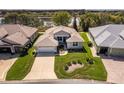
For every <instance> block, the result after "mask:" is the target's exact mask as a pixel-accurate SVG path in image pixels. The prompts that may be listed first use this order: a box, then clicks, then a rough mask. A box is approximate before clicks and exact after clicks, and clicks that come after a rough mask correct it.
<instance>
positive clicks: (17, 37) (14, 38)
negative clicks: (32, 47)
mask: <svg viewBox="0 0 124 93" xmlns="http://www.w3.org/2000/svg"><path fill="white" fill-rule="evenodd" d="M5 40H6V41H10V42H11V43H14V44H20V45H25V44H26V43H27V42H28V41H29V40H28V39H27V38H26V37H25V35H24V34H22V33H21V32H16V33H14V34H12V35H9V36H7V37H6V38H5Z"/></svg>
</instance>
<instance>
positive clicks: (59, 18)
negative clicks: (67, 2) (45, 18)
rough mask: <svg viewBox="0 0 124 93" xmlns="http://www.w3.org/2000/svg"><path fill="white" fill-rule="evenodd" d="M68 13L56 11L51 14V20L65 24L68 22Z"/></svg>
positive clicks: (57, 23)
mask: <svg viewBox="0 0 124 93" xmlns="http://www.w3.org/2000/svg"><path fill="white" fill-rule="evenodd" d="M70 18H71V17H70V14H69V13H68V12H56V13H55V14H54V15H53V21H54V23H55V25H64V26H67V25H68V24H69V22H70Z"/></svg>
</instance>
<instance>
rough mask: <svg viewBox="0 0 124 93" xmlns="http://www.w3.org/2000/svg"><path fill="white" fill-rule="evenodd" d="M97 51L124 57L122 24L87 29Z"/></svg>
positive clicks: (123, 28)
mask: <svg viewBox="0 0 124 93" xmlns="http://www.w3.org/2000/svg"><path fill="white" fill-rule="evenodd" d="M89 33H90V36H91V38H92V40H93V41H94V43H95V47H96V50H97V53H99V54H105V55H109V56H122V57H124V25H122V24H109V25H104V26H99V27H93V28H90V29H89Z"/></svg>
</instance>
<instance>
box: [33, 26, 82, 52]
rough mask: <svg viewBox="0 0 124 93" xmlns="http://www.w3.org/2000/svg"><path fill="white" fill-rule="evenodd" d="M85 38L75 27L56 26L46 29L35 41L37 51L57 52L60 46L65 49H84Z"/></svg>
mask: <svg viewBox="0 0 124 93" xmlns="http://www.w3.org/2000/svg"><path fill="white" fill-rule="evenodd" d="M82 42H83V39H82V38H81V36H80V35H79V34H78V32H76V30H74V29H73V28H70V27H66V26H55V27H52V28H49V29H48V30H46V31H45V33H44V35H42V36H41V37H39V39H38V40H37V41H36V43H35V47H36V49H37V52H38V53H40V52H57V50H58V47H59V46H63V47H64V49H82Z"/></svg>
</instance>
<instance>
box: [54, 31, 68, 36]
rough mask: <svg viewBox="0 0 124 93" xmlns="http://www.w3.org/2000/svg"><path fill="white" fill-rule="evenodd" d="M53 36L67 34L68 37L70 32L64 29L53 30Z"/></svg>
mask: <svg viewBox="0 0 124 93" xmlns="http://www.w3.org/2000/svg"><path fill="white" fill-rule="evenodd" d="M54 36H68V37H69V36H70V34H69V33H68V32H66V31H63V30H60V31H58V32H55V33H54Z"/></svg>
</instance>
